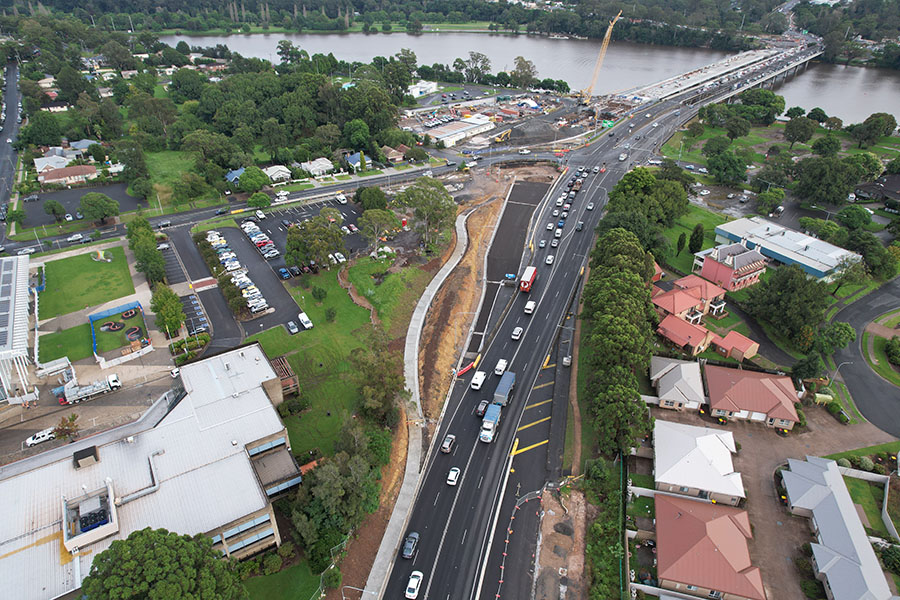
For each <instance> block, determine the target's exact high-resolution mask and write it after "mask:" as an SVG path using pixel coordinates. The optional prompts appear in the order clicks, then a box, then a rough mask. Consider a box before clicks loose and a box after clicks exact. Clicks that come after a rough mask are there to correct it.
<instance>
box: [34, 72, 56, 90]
mask: <svg viewBox="0 0 900 600" xmlns="http://www.w3.org/2000/svg"><path fill="white" fill-rule="evenodd" d="M38 85H39V86H40V87H41V89H42V90H49V89H50V88H53V87H56V77H54V76H53V75H50V76H49V77H44V78H43V79H39V80H38Z"/></svg>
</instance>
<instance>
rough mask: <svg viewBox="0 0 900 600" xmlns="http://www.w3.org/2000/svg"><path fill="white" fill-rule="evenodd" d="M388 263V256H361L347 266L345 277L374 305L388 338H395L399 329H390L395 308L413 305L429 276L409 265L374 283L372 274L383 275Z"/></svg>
mask: <svg viewBox="0 0 900 600" xmlns="http://www.w3.org/2000/svg"><path fill="white" fill-rule="evenodd" d="M391 262H392V261H391V260H390V259H384V260H374V259H372V258H368V257H366V258H362V259H360V260H359V261H357V262H356V264H354V265H353V267H351V268H350V271H349V278H350V283H352V284H353V287H354V288H356V291H357V292H358V293H359V294H361V295H362V296H365V298H366V299H367V300H368V301H369V302H371V303H372V306H374V307H375V310H376V312H377V313H378V318H379V319H381V322H382V323H383V326H384V330H385V331H387V332H388V333H390V335H391V337H396V336H398V335H401V334H402V333H403V332H402V331H394V328H395V327H394V316H395V314H394V313H395V310H396V309H397V308H408V309H411V308H412V307H414V306H415V304H416V302H417V301H418V299H419V296H421V295H422V291H423V290H424V289H425V286H427V285H428V282H429V281H430V280H431V275H429V274H428V273H427V272H426V271H423V270H422V269H419V268H416V267H409V268H405V269H403V270H401V271H400V272H399V273H391V274H389V275H387V276H386V277H384V279H382V280H381V283H378V282H377V280H376V279H375V278H373V275H381V274H383V273H384V272H385V271H386V270H387V269H388V267H390V266H391ZM408 312H409V311H408V310H406V311H404V313H408ZM401 320H402V323H401V324H400V325H403V324H405V321H406V319H405V318H404V319H401Z"/></svg>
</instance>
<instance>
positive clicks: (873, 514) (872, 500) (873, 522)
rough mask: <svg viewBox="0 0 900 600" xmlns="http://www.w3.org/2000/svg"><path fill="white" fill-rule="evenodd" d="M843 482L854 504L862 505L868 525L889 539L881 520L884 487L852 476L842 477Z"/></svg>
mask: <svg viewBox="0 0 900 600" xmlns="http://www.w3.org/2000/svg"><path fill="white" fill-rule="evenodd" d="M844 483H846V484H847V491H849V492H850V497H851V498H852V499H853V503H854V504H859V505H860V506H862V508H863V511H864V512H865V513H866V518H867V519H868V520H869V527H870V528H872V529H873V530H875V531H877V532H878V533H879V534H880V535H882V536H883V537H885V538H887V539H890V535H889V534H888V531H887V527H885V526H884V521H882V520H881V505H882V503H883V502H884V488H883V487H882V486H880V485H876V484H874V483H872V482H869V481H863V480H862V479H855V478H853V477H844Z"/></svg>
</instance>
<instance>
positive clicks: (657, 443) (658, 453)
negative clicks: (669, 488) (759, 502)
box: [653, 419, 744, 498]
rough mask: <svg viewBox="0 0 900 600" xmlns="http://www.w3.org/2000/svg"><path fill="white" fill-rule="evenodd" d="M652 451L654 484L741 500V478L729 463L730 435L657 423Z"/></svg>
mask: <svg viewBox="0 0 900 600" xmlns="http://www.w3.org/2000/svg"><path fill="white" fill-rule="evenodd" d="M653 449H654V465H655V469H654V471H655V473H656V481H658V482H661V483H667V484H670V485H677V486H684V487H688V488H697V489H700V490H704V491H707V492H715V493H717V494H724V495H727V496H736V497H738V498H743V497H744V483H743V481H742V480H741V474H740V473H738V472H736V471H735V470H734V465H733V464H732V462H731V454H732V453H733V452H735V445H734V437H733V436H732V434H731V432H730V431H721V430H717V429H710V428H708V427H695V426H693V425H683V424H681V423H672V422H671V421H663V420H662V419H656V424H655V425H654V428H653Z"/></svg>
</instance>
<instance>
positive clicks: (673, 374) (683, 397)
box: [650, 356, 706, 410]
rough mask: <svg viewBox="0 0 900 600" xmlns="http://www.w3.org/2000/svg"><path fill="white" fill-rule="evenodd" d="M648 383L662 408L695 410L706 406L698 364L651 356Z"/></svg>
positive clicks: (690, 361)
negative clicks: (703, 405) (654, 390)
mask: <svg viewBox="0 0 900 600" xmlns="http://www.w3.org/2000/svg"><path fill="white" fill-rule="evenodd" d="M650 383H652V384H653V387H654V388H655V389H656V395H657V396H658V397H659V405H660V407H662V408H670V409H673V410H684V409H689V410H696V409H698V408H700V405H701V404H706V396H704V394H703V378H702V377H701V376H700V364H699V363H697V362H694V361H692V360H677V359H674V358H665V357H663V356H651V357H650Z"/></svg>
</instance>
